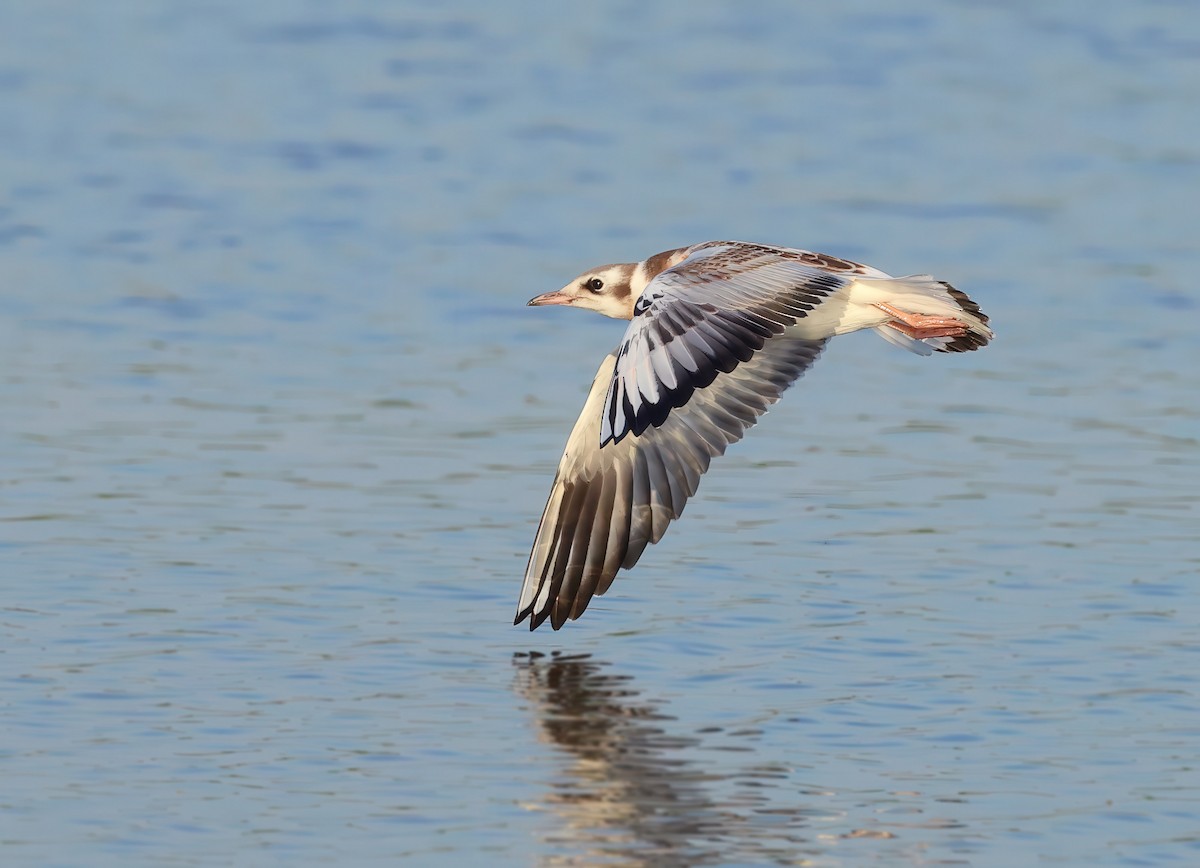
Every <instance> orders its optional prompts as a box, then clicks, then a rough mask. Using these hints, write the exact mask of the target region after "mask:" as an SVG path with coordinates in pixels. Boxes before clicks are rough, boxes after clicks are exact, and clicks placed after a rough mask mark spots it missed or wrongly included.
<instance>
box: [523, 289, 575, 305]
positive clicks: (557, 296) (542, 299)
mask: <svg viewBox="0 0 1200 868" xmlns="http://www.w3.org/2000/svg"><path fill="white" fill-rule="evenodd" d="M574 301H575V299H573V298H572V297H571V296H569V295H567V294H566V293H565V292H563V291H562V290H561V289H560V290H556V291H555V292H547V293H544V294H542V295H538V296H534V297H533V298H531V299H529V307H541V306H542V305H544V304H571V303H573V302H574Z"/></svg>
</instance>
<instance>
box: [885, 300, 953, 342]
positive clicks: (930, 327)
mask: <svg viewBox="0 0 1200 868" xmlns="http://www.w3.org/2000/svg"><path fill="white" fill-rule="evenodd" d="M875 307H877V308H879V309H880V310H881V311H883V312H884V313H886V314H887V315H888V316H890V317H891V318H892V321H891V322H889V323H887V325H889V326H891V327H892V328H894V329H895V330H896V331H898V332H903V333H904V334H906V335H908V336H909V337H910V338H917V339H920V338H956V337H959V336H960V335H965V334H966V333H967V327H966V326H965V325H963V324H962V323H961V322H959V321H958V320H956V319H954V317H949V316H929V315H927V314H923V313H909V312H908V311H904V310H900V308H898V307H893V306H892V305H890V304H887V303H886V302H880V303H879V304H877V305H875Z"/></svg>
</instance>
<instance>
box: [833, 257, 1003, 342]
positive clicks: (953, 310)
mask: <svg viewBox="0 0 1200 868" xmlns="http://www.w3.org/2000/svg"><path fill="white" fill-rule="evenodd" d="M855 283H856V284H858V285H859V286H865V288H867V289H868V291H870V294H871V296H872V298H873V300H874V299H875V297H878V301H882V302H886V303H887V304H890V305H892V306H893V307H896V308H898V309H899V310H902V311H904V312H906V313H914V314H927V315H930V316H942V317H950V318H953V319H956V320H958V321H959V322H960V323H962V325H963V326H964V327H965V328H966V333H965V334H961V335H955V336H948V337H933V338H914V337H911V336H909V335H906V334H904V333H903V332H901V331H898V330H897V329H895V328H893V327H892V326H890V325H886V324H885V325H881V326H878V327H877V328H876V329H875V331H876V332H877V333H878V334H879V336H880V337H881V338H883V339H884V340H885V341H887V342H888V343H891V344H895V345H896V346H898V347H901V348H903V349H906V350H908V351H909V352H910V353H917V354H918V355H922V356H928V355H929V354H930V353H933V352H935V351H936V352H939V353H964V352H968V351H970V350H977V349H979V348H980V347H985V346H987V344H988V341H990V340H991V339H992V330H991V329H990V328H989V327H988V318H987V314H985V313H984V312H983V311H981V310H980V309H979V305H977V304H976V303H975V302H974V301H972V300H971V299H970V298H969V297H968V296H967V294H966V293H965V292H962V291H960V290H957V289H955V288H954V287H953V286H951V285H950V284H948V283H946V282H945V281H941V280H935V279H934V278H932V277H930V276H929V275H928V274H912V275H909V276H908V277H878V278H876V277H859V278H857V279H856V280H855Z"/></svg>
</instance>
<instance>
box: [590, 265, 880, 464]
mask: <svg viewBox="0 0 1200 868" xmlns="http://www.w3.org/2000/svg"><path fill="white" fill-rule="evenodd" d="M867 275H870V276H876V275H878V276H883V277H886V275H884V274H883V272H881V271H877V270H876V269H873V268H869V267H868V266H865V265H859V264H858V263H855V262H848V261H846V260H842V259H835V258H834V257H830V256H824V255H822V254H817V253H810V252H808V251H805V250H792V249H789V248H780V247H765V246H762V245H757V244H747V243H744V242H709V243H708V244H703V245H698V246H697V247H696V248H694V249H693V251H692V252H691V254H690V255H689V256H688V257H687V258H686V259H685V260H684V261H683V262H681V263H680V264H679V265H677V266H675V267H674V268H671V269H668V270H666V271H664V272H662V273H661V274H659V275H658V276H657V277H655V278H654V280H652V281H651V282H650V283H649V285H648V286H647V287H646V289H645V291H644V292H643V293H642V295H641V297H640V298H639V299H638V300H637V303H636V305H635V306H634V315H633V321H632V322H631V323H630V326H629V329H628V330H627V331H626V333H625V338H624V340H623V341H622V342H621V344H620V346H619V347H618V348H617V363H616V370H615V372H614V375H613V378H612V382H611V384H610V387H609V390H608V393H607V395H606V397H605V403H604V409H603V415H602V417H601V424H600V445H601V446H602V447H603V446H605V445H606V444H608V443H609V442H614V443H619V442H620V441H621V439H622V438H623V437H625V436H626V435H627V434H630V433H633V434H635V435H637V434H641V433H642V432H643V431H645V430H646V429H647V428H650V427H655V426H658V425H661V424H662V423H663V422H664V421H665V420H666V418H667V416H668V415H669V414H670V413H671V411H672V410H674V409H676V408H679V407H682V406H684V405H685V404H686V403H687V402H688V400H689V399H690V398H691V395H692V394H693V393H694V392H695V391H696V390H697V389H702V388H704V387H706V386H708V385H709V384H710V383H712V382H713V381H714V380H716V379H717V377H718V376H719V375H720V374H727V373H729V372H730V371H732V370H733V369H734V368H736V367H737V366H738V365H739V364H741V363H744V362H747V361H749V360H750V359H751V358H752V357H753V356H754V354H755V353H756V352H758V351H760V350H761V349H762V348H763V347H764V346H765V345H766V343H767V342H768V341H769V340H771V339H772V338H774V337H778V336H779V335H781V334H783V332H784V331H786V330H787V329H788V328H789V327H791V326H794V325H795V324H796V322H797V321H798V320H800V319H803V318H804V317H806V316H808V314H809V312H810V311H812V310H814V309H815V308H817V307H818V306H819V305H821V304H822V303H828V302H832V301H834V300H835V298H834V297H836V299H837V301H838V302H839V303H840V304H841V305H843V306H844V304H845V299H846V296H845V294H841V295H839V294H838V290H842V289H845V288H847V287H849V286H850V285H851V284H853V283H854V281H855V278H857V277H860V276H867ZM831 334H832V332H830V334H829V335H821V336H822V337H828V336H830V335H831Z"/></svg>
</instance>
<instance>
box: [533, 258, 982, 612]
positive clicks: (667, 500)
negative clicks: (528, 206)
mask: <svg viewBox="0 0 1200 868" xmlns="http://www.w3.org/2000/svg"><path fill="white" fill-rule="evenodd" d="M529 304H530V305H532V306H542V305H563V306H566V307H577V308H583V309H585V310H592V311H596V312H597V313H601V314H604V315H605V316H609V317H613V318H615V319H624V320H629V321H630V323H629V327H628V328H627V329H626V330H625V335H624V337H623V338H622V339H621V342H620V344H618V345H617V347H616V348H615V349H614V350H613V351H612V352H611V353H609V354H608V355H607V356H606V357H605V359H604V361H603V362H601V364H600V370H599V371H597V372H596V378H595V380H594V381H593V382H592V388H591V390H590V391H589V392H588V396H587V400H586V401H585V402H584V405H583V412H582V413H581V414H580V416H579V419H578V421H576V423H575V427H574V428H573V429H572V431H571V435H570V437H568V438H567V445H566V449H565V450H564V451H563V456H562V459H561V460H560V461H559V464H558V472H557V474H556V475H555V477H554V484H553V485H552V486H551V489H550V498H549V500H548V501H547V503H546V509H545V511H544V512H543V513H542V519H541V522H540V523H539V525H538V530H537V535H536V537H535V538H534V543H533V550H532V552H531V553H530V555H529V564H528V566H527V567H526V570H525V581H524V584H523V585H522V587H521V596H520V600H519V602H518V604H517V616H516V618H515V619H514V621H513V623H514V624H519V623H521V621H523V620H524V619H526V618H528V619H529V629H530V630H536V629H537V628H538V627H539V626H540V625H541V624H542V623H543V622H544V621H546V620H547V619H549V620H550V625H551V626H552V627H553V628H554V629H555V630H557V629H559V628H560V627H562V625H563V624H565V623H566V622H567V620H568V619H571V620H574V619H576V618H578V617H579V616H580V615H582V614H583V612H584V610H585V609H586V608H587V606H588V603H589V602H591V599H592V597H593V596H594V595H597V594H603V593H604V592H605V591H607V590H608V589H609V586H610V585H611V584H612V581H613V578H614V577H615V576H616V574H617V571H618V570H621V569H629V568H630V567H632V566H633V565H634V564H635V563H637V561H638V558H640V557H641V555H642V552H643V551H644V550H645V548H646V546H647V545H649V544H651V543H657V542H658V541H659V540H660V539H662V536H663V534H664V533H665V532H666V530H667V525H669V524H670V523H671V521H672V520H674V519H677V518H679V517H680V516H681V515H682V514H683V508H684V505H685V504H686V502H687V500H688V498H689V497H691V496H692V495H694V494H695V493H696V490H697V488H698V487H699V485H700V477H701V475H702V474H703V473H704V472H705V471H706V470H708V466H709V463H710V462H711V461H712V459H713V458H715V457H716V456H718V455H722V454H724V452H725V449H726V448H727V447H728V446H729V445H730V444H731V443H735V442H737V441H738V440H740V439H741V438H742V435H743V434H744V433H745V431H746V429H747V428H749V427H750V426H752V425H754V424H755V422H757V421H758V418H759V417H760V416H762V415H763V414H764V413H765V412H766V411H767V409H768V408H769V407H770V406H771V405H772V404H774V403H775V402H776V401H778V400H779V397H780V395H781V394H782V393H783V391H784V390H785V389H787V388H788V387H789V386H791V385H792V384H793V383H794V382H795V381H796V380H797V379H798V378H799V377H800V375H801V374H803V373H804V371H805V370H807V369H808V367H809V366H810V365H811V364H812V363H813V362H814V361H815V360H816V358H817V356H818V355H820V353H821V350H822V349H824V347H825V344H826V343H827V342H828V341H829V339H830V338H832V337H834V336H835V335H842V334H847V333H848V332H853V331H858V330H860V329H875V331H876V333H877V334H879V335H880V337H882V338H884V339H885V340H887V341H889V342H890V343H893V344H896V345H897V346H900V347H903V348H904V349H906V350H909V351H910V352H914V353H918V354H920V355H930V354H931V353H933V352H935V351H936V352H942V353H959V352H965V351H968V350H976V349H979V348H980V347H983V346H985V345H986V344H987V343H988V341H989V340H991V338H992V330H991V329H990V328H989V327H988V318H987V316H985V315H984V314H983V312H982V311H980V309H979V305H977V304H976V303H975V302H973V301H972V300H971V299H970V298H968V297H967V296H966V294H965V293H963V292H960V291H959V290H957V289H955V288H954V287H952V286H951V285H950V284H948V283H945V282H943V281H940V280H935V279H934V278H933V277H930V276H929V275H927V274H918V275H910V276H908V277H892V276H891V275H888V274H886V273H884V272H882V271H880V270H879V269H877V268H872V267H871V266H868V265H860V264H859V263H857V262H850V261H848V260H845V259H839V258H837V257H835V256H827V255H825V254H821V253H812V252H810V251H807V250H796V249H792V248H789V247H772V246H768V245H764V244H751V243H748V242H744V241H707V242H704V243H702V244H694V245H692V246H690V247H680V248H677V249H675V250H666V251H664V252H662V253H658V254H655V255H654V256H651V257H650V258H649V259H645V260H643V261H641V262H628V263H622V264H618V265H602V266H600V267H599V268H593V269H590V270H589V271H585V272H584V273H583V274H581V275H579V276H578V277H577V278H575V279H574V280H573V281H571V282H570V283H568V284H567V285H566V286H565V287H563V288H562V289H560V290H558V291H556V292H548V293H545V294H544V295H539V296H537V297H536V298H533V299H530V301H529Z"/></svg>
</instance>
